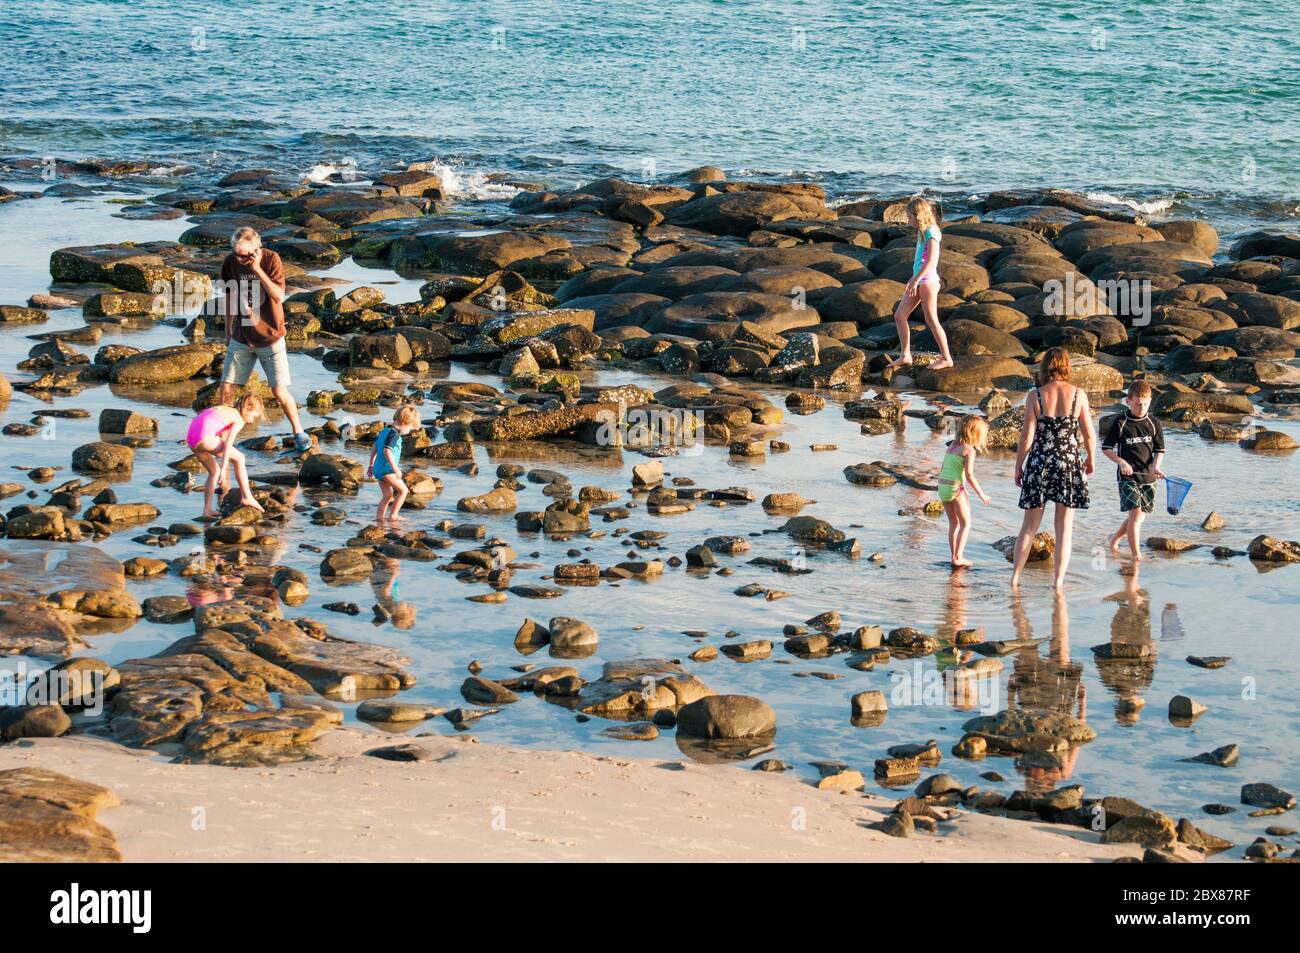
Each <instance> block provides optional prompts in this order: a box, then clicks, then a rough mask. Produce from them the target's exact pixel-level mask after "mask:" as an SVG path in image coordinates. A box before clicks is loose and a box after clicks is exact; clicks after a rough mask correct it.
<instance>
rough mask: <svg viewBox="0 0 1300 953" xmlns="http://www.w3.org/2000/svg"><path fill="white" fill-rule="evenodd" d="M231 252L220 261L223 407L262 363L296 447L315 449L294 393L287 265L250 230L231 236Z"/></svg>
mask: <svg viewBox="0 0 1300 953" xmlns="http://www.w3.org/2000/svg"><path fill="white" fill-rule="evenodd" d="M230 245H231V248H232V251H231V253H230V254H229V255H227V256H226V260H225V261H223V262H222V263H221V281H222V289H223V291H222V294H223V296H224V311H225V317H226V363H225V368H224V369H223V371H222V374H221V403H223V404H230V403H232V402H233V401H234V399H235V393H236V392H237V391H238V390H239V388H241V387H244V386H245V385H247V384H248V379H249V377H250V376H251V375H252V373H253V363H254V361H256V362H257V363H259V364H261V365H262V373H264V374H265V375H266V382H267V384H268V385H270V387H271V391H272V393H274V394H275V399H276V401H277V402H278V403H279V404H280V407H281V408H283V410H284V415H285V416H286V417H287V418H288V419H289V424H290V426H292V427H293V442H294V447H295V448H296V449H297V450H298V451H299V452H303V451H306V450H310V449H311V437H309V436H308V435H307V434H305V433H303V430H302V426H301V425H300V423H299V421H298V405H297V404H296V403H294V400H293V395H292V394H291V393H289V383H290V380H289V352H288V349H287V348H286V347H285V343H284V292H285V284H284V263H283V262H282V261H280V256H279V255H277V254H276V253H275V252H273V251H271V250H270V249H269V248H263V247H262V238H261V236H260V235H258V234H257V231H256V230H255V229H252V228H249V227H247V226H245V227H243V228H239V229H236V230H235V233H234V234H233V235H231V236H230Z"/></svg>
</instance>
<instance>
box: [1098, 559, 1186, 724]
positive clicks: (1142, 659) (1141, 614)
mask: <svg viewBox="0 0 1300 953" xmlns="http://www.w3.org/2000/svg"><path fill="white" fill-rule="evenodd" d="M1138 574H1139V570H1138V565H1137V564H1134V565H1133V566H1132V567H1131V568H1125V570H1124V571H1123V572H1121V574H1120V575H1121V578H1123V580H1124V590H1123V591H1122V592H1118V593H1115V594H1114V595H1110V596H1107V597H1106V601H1107V602H1117V603H1118V605H1117V606H1116V607H1115V616H1114V618H1112V619H1111V622H1110V642H1109V643H1108V644H1107V645H1101V646H1097V647H1096V648H1095V649H1094V650H1093V654H1094V656H1095V657H1096V661H1097V674H1098V675H1099V676H1100V678H1101V681H1102V684H1103V685H1105V686H1106V688H1107V689H1109V690H1110V691H1111V693H1112V694H1114V695H1115V720H1116V721H1117V722H1118V723H1119V724H1121V725H1136V724H1137V723H1138V719H1139V718H1140V716H1141V713H1142V708H1143V707H1144V706H1145V704H1146V699H1145V697H1144V696H1145V694H1146V691H1147V689H1149V688H1150V687H1151V682H1152V680H1153V679H1154V678H1155V666H1156V646H1155V642H1154V641H1153V640H1152V638H1151V599H1150V596H1149V595H1148V594H1147V591H1146V590H1145V589H1142V588H1139V586H1138ZM1176 620H1177V615H1176V613H1175V621H1176Z"/></svg>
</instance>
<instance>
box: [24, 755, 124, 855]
mask: <svg viewBox="0 0 1300 953" xmlns="http://www.w3.org/2000/svg"><path fill="white" fill-rule="evenodd" d="M120 803H121V801H119V800H118V798H117V796H116V795H115V794H113V792H112V791H110V790H108V788H103V787H100V786H99V785H97V784H89V783H87V782H85V781H78V780H77V779H75V778H70V777H68V776H67V775H65V774H60V773H58V772H57V771H49V770H46V769H44V768H12V769H10V770H8V771H0V861H2V862H5V863H13V862H27V863H54V862H76V863H114V862H119V861H121V859H122V855H121V854H120V853H119V852H118V849H117V839H116V838H115V837H114V836H113V833H112V831H110V830H109V829H108V828H106V827H104V825H102V824H100V823H98V822H97V821H96V820H95V815H96V814H98V813H99V811H101V810H103V809H104V808H107V807H115V806H117V805H118V804H120Z"/></svg>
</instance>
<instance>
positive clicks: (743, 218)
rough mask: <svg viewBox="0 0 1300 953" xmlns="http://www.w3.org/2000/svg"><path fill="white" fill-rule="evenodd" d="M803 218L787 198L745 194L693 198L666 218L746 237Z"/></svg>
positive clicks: (771, 193)
mask: <svg viewBox="0 0 1300 953" xmlns="http://www.w3.org/2000/svg"><path fill="white" fill-rule="evenodd" d="M804 217H806V216H805V212H804V210H803V209H802V208H800V207H799V205H797V204H795V202H794V201H793V200H792V199H791V197H790V196H788V195H782V194H780V193H777V192H754V191H747V192H733V193H723V194H721V195H706V196H704V197H703V198H698V199H693V200H691V201H690V202H687V203H685V204H684V205H679V206H678V207H677V208H675V209H673V210H672V211H671V212H670V213H669V214H668V216H667V219H668V221H669V222H671V223H673V224H674V225H681V226H684V227H686V228H697V229H699V230H700V231H703V232H711V233H713V234H714V235H748V234H749V233H750V232H752V231H754V230H755V229H757V228H762V227H763V226H764V225H767V224H770V223H772V222H782V221H786V220H787V219H793V218H804Z"/></svg>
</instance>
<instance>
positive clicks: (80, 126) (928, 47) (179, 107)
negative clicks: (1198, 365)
mask: <svg viewBox="0 0 1300 953" xmlns="http://www.w3.org/2000/svg"><path fill="white" fill-rule="evenodd" d="M1298 20H1300V3H1298V2H1296V0H1281V2H1278V3H1271V4H1262V3H1257V2H1253V0H1217V2H1210V0H1167V2H1154V0H1122V2H1110V3H1105V4H1082V3H1077V2H1063V0H1036V2H1032V3H1026V2H1002V3H991V2H981V0H932V2H929V3H925V4H917V5H901V4H887V3H878V2H845V0H840V2H834V3H831V2H783V3H772V2H756V0H750V2H746V0H730V2H723V0H717V2H704V0H682V2H672V3H658V4H646V3H631V2H624V0H612V2H601V3H591V2H583V0H577V2H574V0H570V2H564V3H560V2H546V0H511V2H477V3H462V2H449V0H422V2H374V3H364V4H363V3H354V2H344V0H330V2H318V3H307V4H303V3H289V2H283V0H251V2H244V3H240V4H229V3H223V2H215V0H193V2H185V3H177V4H165V5H141V4H134V3H127V2H113V0H95V2H66V0H65V2H29V3H22V4H10V5H5V7H4V9H3V11H2V12H0V33H3V35H4V38H5V41H4V42H3V43H0V75H3V77H4V83H3V92H2V93H0V156H4V155H15V154H24V153H25V154H29V155H36V156H41V157H44V156H46V155H51V156H56V157H58V158H83V157H86V156H102V157H111V158H136V159H141V158H143V159H151V160H158V161H163V162H167V163H174V164H182V163H183V164H187V165H191V166H193V167H194V168H195V170H196V172H197V173H198V174H210V172H211V171H213V170H224V169H228V168H232V167H236V166H239V165H248V164H250V163H254V164H259V165H269V166H272V167H276V168H281V169H283V170H285V171H304V172H306V171H310V170H311V169H313V168H316V167H318V166H320V165H321V164H326V165H338V164H340V163H348V162H355V163H356V164H357V165H358V167H359V168H360V169H361V170H362V171H375V170H378V169H380V168H383V167H387V166H389V165H391V164H394V163H397V162H402V161H411V160H421V159H431V158H437V159H440V160H442V161H444V162H445V163H446V164H447V165H449V166H451V167H453V168H457V169H461V170H463V171H464V173H465V176H464V178H465V187H466V190H467V192H472V191H473V190H474V188H475V183H476V179H475V176H476V175H478V174H479V173H482V172H486V171H500V170H504V171H509V172H512V173H515V174H521V175H529V176H532V177H536V178H542V179H544V180H546V181H547V182H548V184H551V185H569V184H572V183H575V182H577V181H580V180H585V179H587V178H590V177H592V176H596V175H605V174H621V175H625V176H631V177H635V178H638V179H646V178H664V177H669V176H671V175H672V174H673V173H674V172H679V171H682V170H684V169H687V168H690V167H692V166H696V165H700V164H703V163H710V164H716V165H720V166H722V167H723V168H725V169H726V170H727V171H728V172H729V173H732V174H733V175H735V174H749V175H763V176H768V177H786V176H790V177H798V178H812V179H816V180H820V181H822V182H823V183H824V184H826V185H827V188H828V191H829V192H830V193H831V194H832V195H840V194H846V193H852V192H855V191H861V192H872V193H875V192H886V193H888V192H898V191H905V190H914V189H918V188H932V189H936V190H938V191H940V192H945V193H961V192H979V191H986V190H989V189H994V188H1005V187H1014V186H1035V185H1048V186H1061V187H1068V188H1079V189H1082V190H1085V191H1097V192H1106V193H1109V194H1112V195H1116V196H1119V197H1121V198H1124V199H1128V200H1131V201H1134V202H1138V203H1142V204H1143V206H1144V208H1146V209H1148V210H1149V211H1151V212H1153V213H1156V214H1159V213H1161V212H1168V213H1169V214H1171V215H1183V216H1185V215H1188V214H1192V215H1198V216H1203V217H1209V218H1211V219H1213V220H1215V221H1216V224H1218V225H1219V227H1220V231H1221V232H1225V233H1229V234H1230V233H1231V232H1232V231H1234V230H1237V229H1239V228H1243V227H1247V226H1251V225H1258V224H1261V223H1279V222H1285V221H1288V220H1292V219H1294V217H1295V216H1296V214H1297V206H1300V168H1298V167H1297V163H1296V161H1295V155H1296V149H1297V147H1298V146H1300V107H1298V106H1297V104H1298V103H1300V75H1297V73H1296V72H1295V70H1294V64H1295V62H1296V56H1297V52H1298V49H1300V43H1298V42H1297V39H1296V35H1295V32H1294V30H1292V29H1290V28H1288V26H1287V24H1294V23H1295V22H1297V21H1298ZM176 171H180V170H176Z"/></svg>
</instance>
